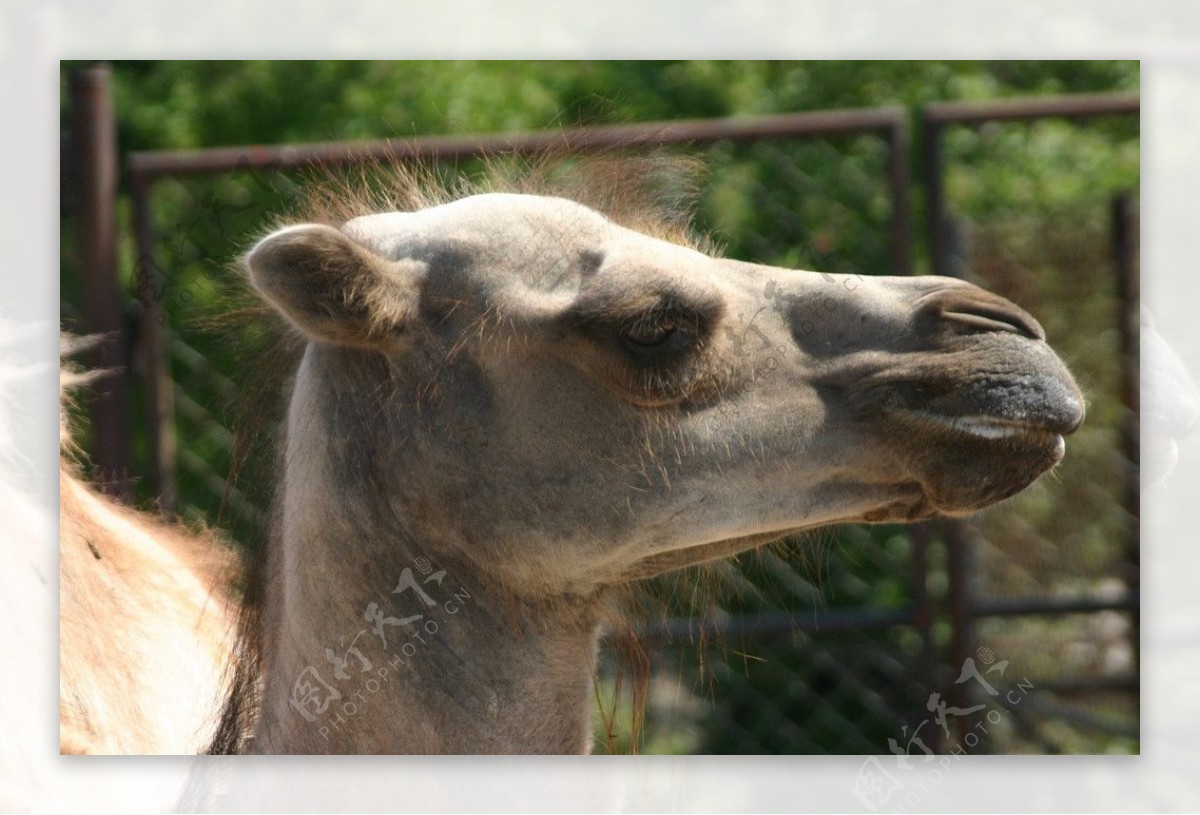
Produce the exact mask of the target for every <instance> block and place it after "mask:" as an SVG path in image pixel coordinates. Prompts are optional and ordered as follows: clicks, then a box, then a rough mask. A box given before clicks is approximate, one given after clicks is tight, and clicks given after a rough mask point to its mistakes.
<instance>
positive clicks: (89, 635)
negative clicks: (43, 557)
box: [59, 375, 237, 754]
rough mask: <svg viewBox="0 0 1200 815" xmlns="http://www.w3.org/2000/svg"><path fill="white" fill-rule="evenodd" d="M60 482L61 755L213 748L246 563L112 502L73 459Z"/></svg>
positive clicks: (206, 538)
mask: <svg viewBox="0 0 1200 815" xmlns="http://www.w3.org/2000/svg"><path fill="white" fill-rule="evenodd" d="M68 376H69V375H68ZM67 446H69V444H68V445H67ZM59 484H60V501H61V508H60V524H61V526H60V536H61V537H60V556H61V566H60V581H61V582H60V611H61V617H60V628H59V632H60V654H61V659H60V670H59V677H60V728H61V731H60V749H61V751H62V752H63V753H99V754H118V753H120V754H158V753H168V754H188V753H192V754H194V753H197V752H200V751H202V750H203V748H204V747H205V746H206V745H207V743H208V742H209V740H210V739H211V738H212V735H213V732H214V730H215V728H216V725H217V716H216V713H217V712H218V710H219V707H220V703H221V701H222V699H223V697H224V695H225V693H226V692H227V686H226V682H225V679H224V674H225V671H226V670H227V669H228V667H229V665H230V662H231V646H232V643H233V634H234V630H233V620H234V619H235V618H236V604H235V603H234V602H233V601H232V599H231V593H232V591H233V584H232V581H233V580H234V579H235V578H236V576H237V560H236V558H235V556H234V555H233V554H232V553H231V552H230V551H229V550H228V549H227V548H226V547H225V546H223V545H222V544H221V543H220V542H219V541H218V540H217V539H216V538H214V537H213V536H211V535H200V534H195V533H192V532H190V531H189V530H186V529H183V528H182V527H179V526H175V525H170V524H167V523H164V522H161V521H158V520H156V519H154V518H153V517H152V516H150V515H148V514H146V513H142V512H137V511H135V510H133V509H130V508H129V507H126V506H123V505H121V504H120V503H119V502H117V501H115V500H113V499H112V498H110V497H107V496H104V495H101V494H100V493H98V492H96V491H95V490H93V489H92V488H90V487H89V486H87V485H86V484H84V483H83V482H82V481H80V480H79V479H78V478H77V477H76V476H75V474H74V468H73V466H72V465H71V464H70V463H69V462H66V461H64V463H63V464H62V466H61V468H60V478H59Z"/></svg>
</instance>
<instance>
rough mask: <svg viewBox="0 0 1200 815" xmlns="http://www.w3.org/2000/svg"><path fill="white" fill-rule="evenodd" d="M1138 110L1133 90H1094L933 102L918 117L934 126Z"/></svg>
mask: <svg viewBox="0 0 1200 815" xmlns="http://www.w3.org/2000/svg"><path fill="white" fill-rule="evenodd" d="M1140 110H1141V97H1140V96H1139V95H1138V94H1136V93H1095V94H1074V95H1071V96H1043V97H1029V98H1022V99H998V100H993V101H987V102H933V103H930V104H928V105H926V106H925V107H924V108H922V110H921V118H922V119H923V120H924V121H925V122H927V123H932V124H937V125H945V124H963V125H969V124H979V123H982V122H999V121H1015V120H1020V119H1043V118H1048V117H1055V116H1062V117H1067V118H1081V117H1087V116H1108V115H1114V114H1135V113H1138V112H1140Z"/></svg>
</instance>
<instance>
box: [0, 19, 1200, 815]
mask: <svg viewBox="0 0 1200 815" xmlns="http://www.w3.org/2000/svg"><path fill="white" fill-rule="evenodd" d="M4 7H5V10H4V13H3V14H2V15H0V43H2V44H3V46H2V47H3V49H4V50H3V58H4V63H5V64H4V66H3V67H4V70H3V71H2V72H0V89H2V93H3V97H2V98H0V111H2V113H0V122H3V124H0V133H2V134H3V139H4V141H3V147H4V150H3V154H2V155H3V159H2V160H3V166H4V170H3V176H2V178H3V179H4V184H3V195H2V196H0V207H2V211H3V215H4V217H3V218H0V235H3V237H4V242H5V246H4V249H5V251H4V254H3V255H0V258H3V260H2V261H0V275H3V282H4V285H3V286H2V287H0V314H3V315H5V316H6V317H7V318H8V319H9V320H10V321H11V320H17V321H21V322H32V323H34V324H35V325H36V326H40V329H39V334H38V335H39V336H41V335H42V334H45V335H46V337H50V338H52V336H53V332H52V331H49V332H47V331H46V330H45V328H46V326H47V325H48V324H49V325H53V324H54V323H56V321H57V316H58V311H57V303H56V300H57V294H58V291H57V278H58V275H57V269H56V265H57V264H56V263H55V258H56V253H57V217H56V212H55V205H56V203H57V197H56V190H57V187H56V182H57V166H56V165H57V155H56V150H55V147H56V145H57V143H58V122H57V115H58V111H57V109H56V107H55V105H54V104H53V100H54V99H55V98H56V92H55V85H54V83H55V82H56V81H57V59H58V57H59V56H70V57H104V58H113V57H117V56H122V57H146V58H151V57H172V58H189V57H211V56H222V57H263V56H270V57H312V56H371V57H397V58H413V57H432V56H453V57H462V56H480V57H516V56H532V55H537V56H546V57H555V58H577V57H581V56H596V57H600V56H603V57H615V56H621V57H628V56H638V57H661V56H667V55H669V56H673V57H674V56H689V57H700V56H706V57H715V56H720V57H734V58H761V57H788V58H812V57H835V58H844V57H910V56H911V57H916V56H921V57H971V58H977V57H980V56H988V57H1021V58H1048V57H1055V58H1100V57H1103V58H1141V59H1143V66H1142V77H1143V144H1144V145H1145V149H1144V155H1143V219H1142V223H1143V244H1142V245H1143V252H1144V255H1143V270H1144V275H1143V292H1144V299H1145V302H1146V303H1147V304H1148V305H1149V306H1150V308H1151V310H1152V311H1153V312H1154V314H1155V317H1156V320H1157V324H1158V328H1159V331H1160V333H1162V334H1163V336H1164V337H1166V338H1167V339H1168V341H1170V342H1171V343H1172V344H1173V345H1174V347H1175V349H1176V351H1177V353H1178V354H1179V356H1180V357H1181V358H1182V360H1183V362H1184V364H1185V365H1186V366H1187V367H1188V368H1189V369H1190V370H1191V371H1192V373H1193V376H1194V377H1196V378H1200V376H1197V375H1198V374H1200V329H1198V326H1200V320H1197V319H1196V318H1195V316H1194V315H1195V306H1196V296H1195V292H1196V290H1197V288H1196V287H1197V282H1196V281H1197V270H1198V269H1197V267H1198V266H1200V263H1198V261H1197V258H1200V251H1198V250H1200V247H1197V246H1196V243H1197V239H1198V237H1200V228H1198V227H1197V220H1198V218H1197V211H1198V208H1197V207H1196V205H1195V200H1196V196H1197V194H1198V193H1200V149H1197V144H1200V40H1198V39H1197V36H1198V35H1200V12H1198V11H1197V7H1196V5H1195V4H1194V3H1190V2H1178V3H1168V2H1154V3H1148V2H1141V3H1129V2H1094V3H1086V4H1085V3H1082V2H1075V1H1071V2H1061V3H1057V4H1055V5H1054V6H1053V8H1054V10H1053V11H1045V10H1044V9H1045V8H1046V7H1047V4H1044V3H1040V2H1027V1H1025V0H1020V1H1018V2H1013V1H1011V0H1010V2H1005V3H998V2H995V0H988V1H987V2H978V1H977V0H971V1H970V2H966V1H965V0H960V1H959V2H956V3H953V4H939V3H933V2H926V1H924V0H922V1H921V2H911V1H910V2H895V3H890V4H885V3H882V2H867V0H856V2H853V3H848V2H844V0H815V1H814V0H809V2H804V3H782V2H767V0H740V2H736V3H733V2H727V3H705V2H700V1H699V0H689V1H688V2H660V3H648V2H642V3H633V2H623V3H620V4H617V3H614V2H612V1H611V0H610V2H605V3H588V4H564V3H558V4H549V3H546V4H541V3H536V4H535V3H528V2H526V3H520V2H509V3H506V4H504V5H503V7H502V8H500V7H498V6H495V5H489V4H483V3H477V2H471V1H470V0H442V1H441V2H438V3H420V4H417V3H411V2H403V0H391V2H375V3H366V4H364V3H359V4H353V5H351V4H342V3H339V4H331V5H329V6H327V7H321V8H318V7H317V6H315V5H302V4H298V3H295V2H287V3H282V2H279V3H273V4H262V5H260V6H249V5H247V4H245V3H244V2H242V0H208V2H204V3H193V4H187V5H184V4H178V3H161V4H149V3H143V2H135V0H126V2H116V3H98V2H85V1H84V0H70V1H69V2H68V1H67V0H60V2H58V3H55V4H38V5H34V4H32V3H29V4H26V3H23V2H21V0H9V2H6V3H4ZM568 10H569V11H568ZM52 346H53V340H52V339H46V340H44V341H42V340H38V342H37V347H38V352H37V353H38V355H39V358H40V355H41V354H42V353H43V352H44V353H45V354H46V360H45V361H46V362H48V363H50V362H52V361H53V354H54V351H53V350H52ZM44 379H45V382H41V381H40V380H39V382H41V384H43V385H45V389H44V390H43V389H42V388H41V387H39V388H37V389H31V390H30V391H29V392H27V393H23V394H22V397H23V399H24V407H25V408H26V409H27V410H28V413H29V415H31V416H33V417H34V419H35V420H36V429H35V430H34V431H33V432H31V433H30V434H28V437H27V439H26V445H25V448H26V449H27V450H28V451H29V453H30V457H31V458H32V459H33V460H34V462H35V464H36V465H37V467H38V471H37V474H36V476H35V477H34V478H33V479H32V483H33V484H34V485H35V486H36V487H37V488H38V489H39V490H40V491H41V497H42V500H43V501H44V502H45V503H44V506H45V507H47V508H53V507H55V506H56V503H57V494H56V490H55V488H54V487H53V484H54V483H55V482H54V480H53V471H52V470H51V469H50V468H51V467H52V464H53V461H54V459H53V457H52V456H53V455H54V453H53V450H52V448H51V447H50V444H51V442H50V439H51V438H52V436H51V427H52V424H53V422H52V417H53V416H54V408H53V405H54V404H55V399H56V396H55V394H54V392H53V389H52V387H51V386H52V384H53V383H52V381H51V378H50V377H44ZM1197 495H1200V438H1198V437H1197V436H1193V437H1191V438H1189V439H1187V440H1185V441H1184V443H1183V444H1182V445H1181V449H1180V462H1179V465H1178V467H1177V469H1176V471H1175V472H1174V473H1173V474H1172V476H1171V478H1170V479H1169V480H1168V481H1167V482H1166V483H1165V484H1162V485H1159V486H1157V487H1155V488H1152V489H1151V490H1150V491H1148V492H1147V493H1146V494H1145V496H1144V504H1143V513H1144V532H1145V549H1146V552H1145V555H1144V557H1143V563H1144V564H1145V568H1144V575H1143V586H1144V590H1143V591H1144V601H1145V612H1144V617H1143V619H1144V632H1143V653H1144V680H1143V682H1144V700H1145V704H1144V748H1143V749H1144V755H1143V756H1142V757H1138V758H1128V757H1125V758H1116V757H1114V758H1086V757H1071V758H1061V759H1054V758H1046V757H997V758H995V759H973V760H970V761H966V762H963V764H962V765H961V767H956V768H955V769H954V771H953V772H948V773H947V774H946V776H945V777H944V778H943V779H942V780H941V781H940V782H939V783H938V784H937V785H936V786H935V787H933V788H932V789H931V790H930V792H929V793H928V795H927V796H925V797H924V798H923V799H922V800H921V801H920V803H919V804H918V805H917V806H916V807H913V809H914V810H929V811H946V812H963V811H993V810H1011V811H1032V810H1057V809H1063V810H1093V811H1131V810H1160V809H1189V808H1192V807H1196V806H1197V805H1200V773H1198V772H1197V771H1196V769H1195V768H1196V766H1197V762H1196V746H1195V745H1196V743H1197V742H1196V739H1195V738H1194V733H1193V729H1194V727H1195V726H1196V725H1197V724H1200V716H1197V715H1196V714H1197V713H1200V701H1197V700H1200V692H1198V691H1200V670H1198V669H1200V608H1198V607H1197V603H1198V602H1200V592H1197V591H1196V590H1195V577H1194V576H1195V575H1200V568H1198V567H1200V548H1198V547H1195V546H1194V545H1193V540H1194V537H1193V536H1192V535H1191V534H1190V533H1191V532H1192V529H1193V523H1191V518H1190V517H1189V515H1190V510H1191V507H1190V506H1188V504H1189V503H1192V502H1194V500H1195V498H1194V497H1195V496H1197ZM1184 498H1190V499H1191V500H1190V501H1186V500H1180V499H1184ZM54 543H55V542H54V541H47V542H46V545H47V546H53V545H54ZM52 588H53V587H51V591H52ZM53 608H54V598H53V594H52V593H51V594H50V595H49V596H48V598H47V604H46V605H45V606H44V610H45V612H46V613H47V614H51V613H53ZM2 624H5V623H4V621H0V625H2ZM46 631H47V634H48V638H47V640H46V648H45V650H44V652H43V653H39V654H37V658H38V659H37V660H36V667H37V670H36V671H29V673H28V676H27V677H24V678H25V680H26V681H28V682H30V683H45V686H56V685H57V682H56V681H55V676H56V674H57V653H56V652H57V640H56V638H55V637H53V636H52V634H53V633H54V632H55V631H56V627H48V628H47V629H46ZM31 661H33V660H31ZM26 667H27V666H26ZM0 670H2V671H6V672H10V671H14V670H17V668H15V667H14V666H11V665H4V666H0ZM30 687H31V688H32V687H35V685H34V684H31V685H30ZM44 695H45V694H44V693H43V694H42V696H44ZM43 719H44V721H45V722H46V724H47V732H46V733H45V734H42V733H40V732H39V733H38V734H36V744H37V745H38V747H37V749H38V750H45V751H47V752H48V753H50V755H48V756H42V755H41V753H39V754H38V757H39V760H42V759H43V758H44V759H45V761H46V763H47V764H48V766H49V767H50V768H51V772H52V773H53V777H54V781H55V783H56V784H58V785H60V786H61V788H62V789H69V788H75V789H77V790H79V791H80V792H79V796H78V797H75V798H73V799H71V798H68V800H67V804H66V805H67V806H68V807H70V808H76V807H78V808H81V809H97V808H109V807H111V808H115V809H121V808H123V806H124V805H125V804H126V803H127V801H126V800H125V799H124V796H126V795H130V794H133V793H134V792H136V793H139V796H138V801H139V806H138V807H137V808H139V809H141V808H145V809H154V808H155V806H154V804H153V803H150V802H147V801H146V800H145V799H147V798H151V797H152V792H151V791H153V790H155V789H157V788H159V787H161V786H163V785H164V784H167V783H169V778H168V777H169V776H170V775H171V774H172V773H173V771H176V770H179V769H181V768H183V767H184V766H185V765H184V764H183V763H182V762H180V761H170V760H167V761H163V760H154V759H122V760H103V759H102V760H98V761H79V760H71V759H64V758H59V757H57V756H54V755H53V752H56V748H55V747H54V742H55V738H54V736H53V733H56V732H57V728H56V723H57V716H56V713H55V711H54V710H52V709H51V710H46V711H44V716H43ZM31 735H33V734H31ZM193 761H195V760H193ZM861 763H862V759H861V758H850V759H839V758H808V757H796V758H756V757H740V758H719V759H718V758H714V757H690V758H649V757H647V758H632V757H631V758H603V757H592V758H588V759H575V758H564V759H517V758H497V759H471V758H457V759H445V760H434V759H428V758H381V759H314V760H288V759H282V758H273V759H267V760H263V761H258V762H254V763H249V762H244V761H242V762H236V763H233V764H221V763H219V762H211V761H208V762H204V763H203V764H202V766H203V767H204V768H206V769H207V770H209V771H211V772H212V773H214V774H215V775H219V776H222V777H223V779H224V780H223V781H222V783H223V784H224V785H225V786H227V787H228V788H230V789H232V790H234V791H235V792H236V791H237V790H239V789H240V790H241V791H242V793H241V794H242V795H244V796H246V797H245V798H244V799H243V804H242V805H241V807H240V808H246V809H264V810H265V809H270V810H273V811H326V810H329V811H340V810H356V811H391V810H396V811H430V810H451V811H479V810H483V811H488V810H492V811H609V810H613V811H664V810H671V811H688V812H690V811H727V810H758V811H809V810H818V811H847V810H848V811H857V810H862V809H863V805H862V804H861V803H860V802H859V801H858V800H857V799H855V798H854V796H853V795H852V793H851V789H852V787H853V783H854V775H855V773H856V771H857V769H858V767H859V766H861ZM101 782H103V783H101ZM93 783H95V784H99V786H97V787H90V786H88V785H89V784H93ZM102 788H108V789H110V790H112V792H111V794H112V795H113V796H114V797H113V798H111V799H109V802H108V803H106V801H105V799H104V798H103V797H102V795H101V794H100V790H101V789H102ZM93 790H94V791H93ZM50 806H52V807H53V806H56V805H54V804H51V805H50Z"/></svg>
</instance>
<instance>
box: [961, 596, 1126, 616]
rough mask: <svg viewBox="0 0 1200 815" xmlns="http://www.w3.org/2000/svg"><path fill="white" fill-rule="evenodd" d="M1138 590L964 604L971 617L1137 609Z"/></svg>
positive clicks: (1088, 612) (991, 600) (981, 601)
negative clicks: (1100, 596) (1111, 596)
mask: <svg viewBox="0 0 1200 815" xmlns="http://www.w3.org/2000/svg"><path fill="white" fill-rule="evenodd" d="M1140 604H1141V597H1140V595H1139V593H1138V592H1129V593H1128V594H1125V595H1122V596H1121V597H1117V598H1114V599H1107V600H1105V599H1097V598H1092V597H1079V598H1072V599H1069V600H1058V599H1049V600H1047V599H1041V598H1034V599H1023V600H998V599H984V600H976V601H974V602H972V603H971V604H970V605H969V606H968V607H967V611H966V613H967V615H968V616H971V617H1019V616H1022V615H1025V614H1092V613H1095V612H1097V611H1133V610H1135V609H1137V608H1140Z"/></svg>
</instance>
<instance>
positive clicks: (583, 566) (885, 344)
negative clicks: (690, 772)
mask: <svg viewBox="0 0 1200 815" xmlns="http://www.w3.org/2000/svg"><path fill="white" fill-rule="evenodd" d="M247 264H248V268H249V271H250V276H251V281H252V283H253V285H254V286H255V287H256V288H257V289H258V290H259V291H260V292H261V293H262V294H263V295H264V296H265V297H266V298H267V299H268V300H269V301H270V302H271V303H272V304H273V305H274V306H275V307H276V308H277V309H278V310H279V311H280V312H281V313H282V314H283V315H284V316H285V317H286V318H287V319H288V320H289V321H290V322H291V323H292V324H293V325H294V326H295V327H296V328H297V329H299V331H301V332H302V333H303V334H304V335H305V336H306V337H307V339H308V345H307V350H306V352H305V355H304V359H303V362H302V363H301V366H300V370H299V372H298V375H297V379H296V384H295V390H294V393H293V396H292V402H291V409H290V418H289V426H288V446H287V458H286V462H287V464H286V467H287V471H286V473H285V478H286V487H285V489H286V490H287V500H286V502H285V515H286V517H285V518H284V524H285V525H288V524H291V525H294V526H295V527H296V528H303V527H304V526H305V525H310V524H311V525H319V524H327V523H329V521H328V519H329V518H334V519H337V518H343V519H350V520H352V521H353V523H350V520H348V521H347V525H346V527H345V528H347V529H349V528H356V529H361V528H363V527H364V525H366V526H369V527H370V528H371V529H373V530H375V531H376V532H377V533H378V540H381V541H387V540H390V539H398V537H397V536H395V535H393V536H391V537H389V533H388V532H387V528H388V527H389V525H391V524H400V525H402V526H403V527H404V528H405V529H406V530H407V531H406V533H405V534H406V535H407V538H406V539H416V540H418V541H419V545H420V546H421V547H423V548H424V549H425V550H426V551H432V552H434V553H437V554H438V555H440V556H444V557H447V558H453V559H456V560H458V561H460V562H461V561H466V562H469V563H471V564H473V565H474V566H475V567H477V568H479V569H481V570H483V573H486V574H490V575H492V576H494V577H495V578H496V579H497V580H501V581H503V582H504V583H505V584H507V585H510V586H512V587H513V589H514V591H517V592H519V593H523V594H538V593H554V594H570V593H576V592H586V591H589V590H592V589H595V588H596V587H600V586H604V585H608V584H613V583H619V582H623V581H628V580H631V579H637V578H641V577H645V576H649V575H652V574H656V573H658V572H662V571H666V570H670V569H674V568H679V567H683V566H687V565H690V564H693V563H698V562H702V561H705V560H709V559H712V558H716V557H721V556H725V555H731V554H734V553H736V552H738V551H742V550H745V549H749V548H751V547H753V546H757V545H759V544H762V543H765V542H768V541H771V540H775V539H778V538H780V537H783V536H785V535H787V534H789V533H792V532H795V531H798V530H803V529H808V528H813V527H817V526H821V525H825V524H829V523H834V522H842V521H867V522H884V521H888V522H896V521H915V520H919V519H924V518H930V517H933V516H935V515H961V514H965V513H970V512H973V511H975V510H978V509H980V508H981V507H985V506H987V505H989V504H992V503H994V502H996V501H1000V500H1001V499H1004V498H1006V497H1008V496H1010V495H1012V494H1014V493H1016V492H1017V491H1019V490H1021V489H1023V488H1024V487H1026V486H1027V485H1028V484H1030V483H1031V482H1032V481H1033V480H1034V479H1036V478H1037V477H1038V476H1039V475H1041V474H1042V473H1044V472H1045V471H1047V470H1048V469H1050V468H1051V467H1053V466H1054V465H1055V464H1056V463H1057V462H1058V461H1059V460H1061V458H1062V457H1063V454H1064V441H1063V437H1064V436H1065V435H1068V434H1070V433H1071V432H1072V431H1074V430H1075V429H1076V428H1077V427H1078V426H1079V424H1080V422H1081V421H1082V419H1083V414H1084V407H1083V399H1082V396H1081V394H1080V392H1079V390H1078V388H1077V387H1076V385H1075V383H1074V382H1073V380H1072V378H1071V376H1070V374H1069V373H1068V372H1067V370H1066V368H1065V367H1064V365H1063V363H1062V362H1061V361H1060V360H1059V358H1058V357H1057V356H1056V355H1055V353H1054V352H1053V351H1052V350H1051V349H1050V347H1049V346H1048V345H1047V344H1046V341H1045V336H1044V333H1043V331H1042V328H1041V327H1040V326H1039V325H1038V323H1037V322H1036V321H1035V320H1034V319H1033V318H1032V317H1031V316H1030V315H1029V314H1027V313H1026V312H1025V311H1023V310H1022V309H1020V308H1019V307H1017V306H1016V305H1014V304H1013V303H1011V302H1009V301H1007V300H1005V299H1003V298H1001V297H998V296H996V295H993V294H990V293H988V292H986V291H984V290H982V289H979V288H977V287H975V286H973V285H970V284H967V283H964V282H961V281H958V280H953V279H949V278H942V277H912V278H907V277H906V278H900V277H859V276H855V275H849V276H847V275H829V274H820V273H814V272H805V271H795V270H791V269H782V268H775V267H770V266H762V265H755V264H751V263H742V262H737V261H732V260H726V259H721V258H715V257H710V256H708V255H706V254H703V253H701V252H700V251H697V250H695V249H693V248H689V247H687V246H684V245H679V244H676V243H671V242H668V241H665V240H660V239H658V238H653V237H649V236H647V235H644V234H641V233H639V232H635V231H631V230H630V229H627V228H624V227H622V226H618V225H617V224H616V223H614V222H613V221H611V220H609V219H607V218H606V217H604V216H602V215H600V214H598V213H597V212H595V211H593V210H591V209H588V208H586V207H583V206H582V205H579V204H576V203H574V202H572V201H568V200H564V199H560V198H547V197H540V196H530V195H507V194H486V195H478V196H473V197H468V198H464V199H461V200H458V201H455V202H452V203H448V204H443V205H439V206H435V207H431V208H427V209H422V210H419V211H415V212H392V213H385V214H377V215H369V216H365V217H360V218H355V219H352V220H349V221H348V222H346V223H344V224H342V225H341V226H340V227H335V226H330V225H318V224H310V225H299V226H291V227H287V228H284V229H281V230H279V231H277V232H275V233H273V234H271V235H269V236H267V237H266V238H264V239H263V240H262V241H260V242H259V243H258V244H257V245H256V246H255V247H254V248H253V250H252V251H251V252H250V254H249V255H248V258H247ZM344 545H346V546H352V545H354V544H353V543H352V542H345V544H344ZM383 556H385V555H383Z"/></svg>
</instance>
